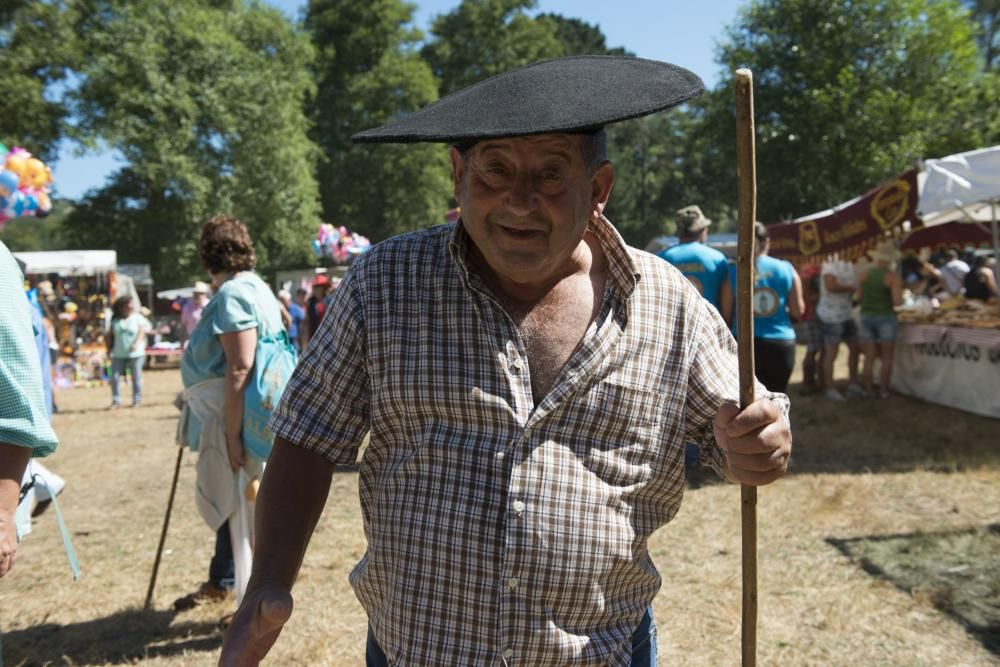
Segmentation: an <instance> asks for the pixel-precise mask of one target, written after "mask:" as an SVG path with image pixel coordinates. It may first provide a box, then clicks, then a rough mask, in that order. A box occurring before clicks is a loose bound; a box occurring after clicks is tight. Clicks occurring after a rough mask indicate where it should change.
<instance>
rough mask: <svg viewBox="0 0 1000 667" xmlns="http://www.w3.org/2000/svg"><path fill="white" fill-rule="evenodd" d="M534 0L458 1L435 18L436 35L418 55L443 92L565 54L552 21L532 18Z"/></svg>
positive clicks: (432, 28) (433, 30)
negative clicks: (421, 56)
mask: <svg viewBox="0 0 1000 667" xmlns="http://www.w3.org/2000/svg"><path fill="white" fill-rule="evenodd" d="M535 4H536V3H535V0H462V3H461V4H460V5H459V6H458V7H456V8H455V9H453V10H452V11H451V12H449V13H447V14H442V15H440V16H438V17H437V18H435V19H434V22H433V23H432V25H431V33H432V34H433V35H434V39H433V40H432V41H430V42H429V43H428V44H427V45H425V46H424V48H423V50H422V51H421V53H422V54H423V57H424V59H425V60H426V61H427V62H428V63H430V65H431V69H433V71H434V74H435V75H436V76H437V77H438V79H439V80H440V85H441V88H440V92H441V95H447V94H448V93H453V92H455V91H456V90H459V89H461V88H465V87H466V86H469V85H471V84H473V83H476V82H477V81H481V80H482V79H485V78H488V77H491V76H493V75H495V74H500V73H501V72H506V71H507V70H509V69H513V68H515V67H520V66H522V65H527V64H529V63H533V62H536V61H538V60H544V59H546V58H554V57H557V56H560V55H562V54H563V53H564V47H563V44H562V43H561V42H560V41H559V39H558V38H557V36H556V27H557V26H556V21H553V20H551V19H535V18H532V17H531V16H529V15H528V14H527V10H529V9H533V8H534V7H535Z"/></svg>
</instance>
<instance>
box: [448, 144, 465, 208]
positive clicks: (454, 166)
mask: <svg viewBox="0 0 1000 667" xmlns="http://www.w3.org/2000/svg"><path fill="white" fill-rule="evenodd" d="M448 157H450V158H451V177H452V180H453V181H454V197H455V201H457V202H461V201H462V178H463V177H464V176H465V160H464V159H463V158H462V154H461V153H459V152H458V149H457V148H455V147H454V146H451V147H450V148H449V149H448Z"/></svg>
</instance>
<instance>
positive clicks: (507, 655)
mask: <svg viewBox="0 0 1000 667" xmlns="http://www.w3.org/2000/svg"><path fill="white" fill-rule="evenodd" d="M503 657H504V658H505V659H506V660H510V659H511V658H513V657H514V649H512V648H508V649H504V652H503Z"/></svg>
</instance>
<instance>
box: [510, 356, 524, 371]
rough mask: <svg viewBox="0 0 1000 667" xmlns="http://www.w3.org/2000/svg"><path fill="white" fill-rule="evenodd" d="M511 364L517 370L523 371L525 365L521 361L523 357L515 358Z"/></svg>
mask: <svg viewBox="0 0 1000 667" xmlns="http://www.w3.org/2000/svg"><path fill="white" fill-rule="evenodd" d="M510 363H511V365H513V366H514V369H515V370H521V366H523V365H524V362H523V361H521V357H514V359H513V360H512V361H511V362H510Z"/></svg>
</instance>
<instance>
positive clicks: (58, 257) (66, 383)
mask: <svg viewBox="0 0 1000 667" xmlns="http://www.w3.org/2000/svg"><path fill="white" fill-rule="evenodd" d="M14 256H15V257H17V258H18V259H20V260H21V261H22V262H24V264H25V269H24V274H25V279H26V280H27V282H28V284H29V287H31V288H34V289H37V290H38V302H39V304H40V305H41V306H42V310H43V311H44V312H45V315H46V317H48V318H49V319H50V320H51V321H52V324H53V326H54V328H55V332H56V339H57V341H58V344H59V358H58V360H57V363H56V369H57V370H56V378H55V381H56V384H57V386H58V387H60V388H69V387H74V386H93V385H96V384H100V383H101V382H104V381H105V380H106V379H107V365H108V359H107V350H106V349H105V343H104V340H105V339H104V335H105V332H106V331H107V324H108V322H109V321H110V317H111V303H112V302H113V301H114V299H115V297H116V296H117V295H118V294H120V293H122V292H121V286H120V285H118V279H117V276H116V269H117V253H115V251H114V250H59V251H47V252H15V253H14ZM129 282H130V281H129Z"/></svg>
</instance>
